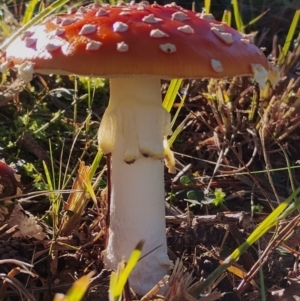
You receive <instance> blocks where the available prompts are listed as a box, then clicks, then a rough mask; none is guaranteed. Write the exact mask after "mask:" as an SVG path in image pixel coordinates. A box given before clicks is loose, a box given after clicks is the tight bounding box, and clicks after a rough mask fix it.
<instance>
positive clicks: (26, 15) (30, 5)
mask: <svg viewBox="0 0 300 301" xmlns="http://www.w3.org/2000/svg"><path fill="white" fill-rule="evenodd" d="M38 3H39V0H31V1H29V2H28V3H27V5H26V10H25V13H24V17H23V19H22V23H21V24H22V25H25V24H26V23H28V22H29V21H30V20H31V18H32V15H33V13H34V10H35V8H36V6H37V4H38Z"/></svg>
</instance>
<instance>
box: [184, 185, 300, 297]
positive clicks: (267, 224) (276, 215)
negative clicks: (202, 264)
mask: <svg viewBox="0 0 300 301" xmlns="http://www.w3.org/2000/svg"><path fill="white" fill-rule="evenodd" d="M299 194H300V187H299V188H297V189H296V190H295V191H294V193H292V194H291V195H290V196H289V197H288V198H287V199H286V200H285V201H284V202H282V203H281V204H279V206H278V207H277V208H276V209H274V210H273V212H272V213H270V214H269V215H268V216H267V217H266V218H265V219H264V220H263V221H262V222H261V223H260V224H259V225H258V226H257V227H256V229H255V230H254V231H253V232H252V233H251V234H250V236H249V237H248V238H247V239H246V241H245V242H244V243H243V244H242V245H240V246H239V247H238V248H236V249H235V250H234V251H233V252H232V254H231V255H230V256H229V257H227V258H226V260H224V262H223V263H222V264H221V265H220V266H219V267H218V268H217V269H216V270H215V271H213V272H212V273H211V274H210V275H209V276H208V277H207V279H206V280H205V281H203V282H201V283H200V284H199V285H197V286H196V287H193V288H192V289H191V290H190V292H189V293H190V294H191V295H192V296H194V297H197V296H199V295H200V294H201V293H202V292H204V291H205V289H207V288H208V287H210V286H211V285H212V284H213V283H214V282H215V280H216V279H217V278H218V277H219V276H220V275H221V274H222V273H224V272H225V271H226V269H227V268H228V267H229V266H231V265H232V264H233V263H234V262H236V261H237V260H238V259H239V258H240V256H241V255H242V253H244V252H245V251H246V250H247V249H248V248H249V247H250V246H251V245H252V244H253V243H255V242H256V241H257V240H258V239H260V238H261V237H262V236H263V235H264V234H265V233H266V232H267V231H269V230H270V229H271V228H272V227H273V226H275V225H276V223H277V222H278V221H279V220H280V219H281V218H284V217H286V215H287V214H285V213H286V212H287V211H288V213H289V214H290V213H292V212H293V211H294V210H295V209H297V207H298V206H299V205H300V196H299ZM293 199H295V200H296V201H295V202H294V203H293V204H292V205H290V203H291V202H292V201H293ZM289 205H290V206H289Z"/></svg>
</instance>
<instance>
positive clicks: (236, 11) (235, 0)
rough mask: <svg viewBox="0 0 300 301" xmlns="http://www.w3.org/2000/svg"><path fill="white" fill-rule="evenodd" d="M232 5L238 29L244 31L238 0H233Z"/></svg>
mask: <svg viewBox="0 0 300 301" xmlns="http://www.w3.org/2000/svg"><path fill="white" fill-rule="evenodd" d="M232 6H233V13H234V19H235V23H236V27H237V30H238V31H239V32H244V24H243V21H242V17H241V14H240V9H239V3H238V0H232Z"/></svg>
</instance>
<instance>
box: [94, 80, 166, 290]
mask: <svg viewBox="0 0 300 301" xmlns="http://www.w3.org/2000/svg"><path fill="white" fill-rule="evenodd" d="M160 87H161V85H160V80H159V79H157V78H153V77H151V78H147V77H141V78H134V77H132V78H117V79H113V80H111V83H110V88H111V90H110V93H111V98H110V102H109V106H108V108H107V110H106V112H105V114H104V116H103V119H102V122H101V126H100V130H99V146H100V148H101V150H102V151H103V152H104V153H111V154H112V155H111V200H110V226H109V238H108V243H107V249H106V253H105V263H106V266H107V268H113V269H115V268H117V264H118V263H119V262H120V261H121V260H122V258H125V260H127V259H128V258H129V255H130V254H131V252H132V250H133V249H134V247H135V246H136V245H137V243H138V242H139V241H140V240H144V241H145V244H144V246H143V252H142V254H143V255H145V254H147V255H146V256H145V257H144V258H142V259H141V260H140V261H139V262H138V264H137V266H136V267H135V269H134V271H133V273H132V275H131V277H130V285H131V287H132V288H133V289H134V290H135V292H136V293H138V294H141V295H143V294H145V293H147V292H148V291H149V290H150V289H151V288H153V286H155V285H156V284H157V283H158V281H160V280H161V279H162V278H163V277H164V276H165V275H166V273H167V272H168V270H169V269H170V267H171V262H170V261H169V258H168V256H167V244H166V234H165V208H164V164H163V162H162V160H163V157H164V146H163V139H164V136H165V135H168V134H170V132H171V131H170V116H169V114H168V113H167V112H166V111H165V110H164V109H163V108H162V104H161V92H160Z"/></svg>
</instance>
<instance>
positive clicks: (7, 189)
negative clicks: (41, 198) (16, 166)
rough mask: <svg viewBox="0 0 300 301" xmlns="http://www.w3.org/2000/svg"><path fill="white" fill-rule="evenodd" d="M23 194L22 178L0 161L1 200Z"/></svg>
mask: <svg viewBox="0 0 300 301" xmlns="http://www.w3.org/2000/svg"><path fill="white" fill-rule="evenodd" d="M21 193H22V184H21V181H20V176H19V175H17V174H16V173H15V172H14V170H13V169H12V167H10V166H8V165H7V164H5V163H4V162H2V161H0V199H2V198H6V197H10V196H16V195H18V194H21Z"/></svg>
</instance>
